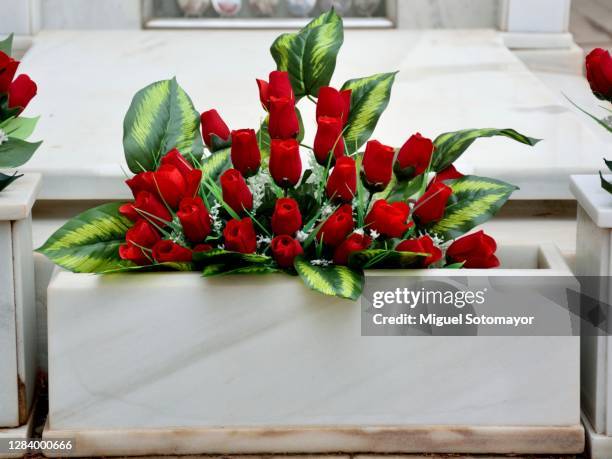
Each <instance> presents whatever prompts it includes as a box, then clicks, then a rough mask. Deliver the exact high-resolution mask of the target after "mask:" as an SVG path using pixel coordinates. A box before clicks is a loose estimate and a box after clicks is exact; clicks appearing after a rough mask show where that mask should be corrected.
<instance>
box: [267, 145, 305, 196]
mask: <svg viewBox="0 0 612 459" xmlns="http://www.w3.org/2000/svg"><path fill="white" fill-rule="evenodd" d="M269 169H270V175H271V176H272V178H273V179H274V182H275V183H276V184H277V185H278V186H280V187H281V188H291V187H293V186H295V185H296V184H297V182H299V181H300V177H301V176H302V159H301V158H300V145H299V143H298V141H297V140H295V139H287V140H280V139H272V141H271V142H270V165H269Z"/></svg>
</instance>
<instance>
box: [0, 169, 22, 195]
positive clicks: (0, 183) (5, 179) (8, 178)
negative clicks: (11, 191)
mask: <svg viewBox="0 0 612 459" xmlns="http://www.w3.org/2000/svg"><path fill="white" fill-rule="evenodd" d="M19 177H23V174H21V175H19V174H17V172H15V173H14V174H13V175H6V174H3V173H2V172H0V191H2V190H4V189H5V188H6V187H7V186H9V185H10V184H11V183H13V182H14V181H15V180H17V179H18V178H19Z"/></svg>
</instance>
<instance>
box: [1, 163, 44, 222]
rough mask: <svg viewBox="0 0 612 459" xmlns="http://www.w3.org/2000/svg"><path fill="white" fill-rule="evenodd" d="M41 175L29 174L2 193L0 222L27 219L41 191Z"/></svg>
mask: <svg viewBox="0 0 612 459" xmlns="http://www.w3.org/2000/svg"><path fill="white" fill-rule="evenodd" d="M40 184H41V176H40V174H35V173H28V174H25V175H24V176H23V177H21V178H20V179H18V180H16V181H15V182H13V183H11V184H10V185H9V186H8V187H7V188H6V189H5V190H3V191H2V193H0V221H13V220H23V219H24V218H26V217H27V216H28V215H29V214H30V211H31V210H32V206H34V202H35V201H36V196H37V195H38V191H39V189H40Z"/></svg>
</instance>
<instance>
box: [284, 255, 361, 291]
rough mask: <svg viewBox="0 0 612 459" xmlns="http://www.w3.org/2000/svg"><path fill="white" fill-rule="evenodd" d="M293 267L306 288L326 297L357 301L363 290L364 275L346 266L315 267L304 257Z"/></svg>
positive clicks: (297, 260)
mask: <svg viewBox="0 0 612 459" xmlns="http://www.w3.org/2000/svg"><path fill="white" fill-rule="evenodd" d="M293 266H294V268H295V270H296V271H297V273H298V274H299V276H300V277H301V278H302V280H303V281H304V283H305V284H306V286H308V287H309V288H311V289H312V290H315V291H317V292H320V293H323V294H325V295H330V296H338V297H340V298H347V299H351V300H357V298H359V295H361V291H362V290H363V283H364V278H363V273H361V272H360V271H356V270H353V269H351V268H348V267H346V266H338V265H330V266H313V265H312V264H310V262H309V261H308V260H306V259H304V257H297V258H296V259H295V261H294V263H293Z"/></svg>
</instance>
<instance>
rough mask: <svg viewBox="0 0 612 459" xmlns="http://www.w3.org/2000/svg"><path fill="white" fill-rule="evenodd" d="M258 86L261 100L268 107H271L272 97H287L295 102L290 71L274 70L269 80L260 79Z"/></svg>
mask: <svg viewBox="0 0 612 459" xmlns="http://www.w3.org/2000/svg"><path fill="white" fill-rule="evenodd" d="M257 86H258V87H259V100H260V101H261V105H263V106H264V108H266V109H268V108H269V107H270V97H287V98H289V99H291V101H292V102H293V103H294V104H295V96H294V94H293V88H292V87H291V79H290V78H289V73H288V72H283V71H281V70H274V71H273V72H270V75H269V81H265V80H259V79H258V80H257Z"/></svg>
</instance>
